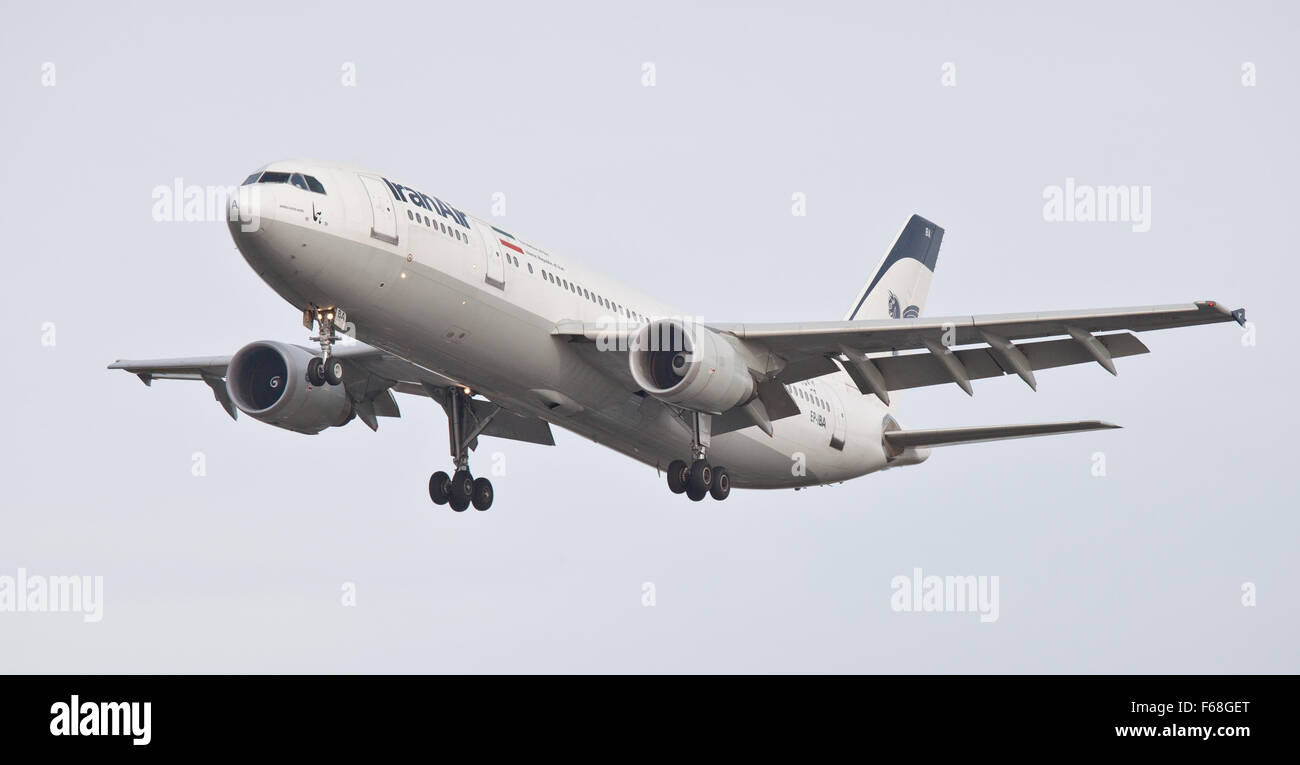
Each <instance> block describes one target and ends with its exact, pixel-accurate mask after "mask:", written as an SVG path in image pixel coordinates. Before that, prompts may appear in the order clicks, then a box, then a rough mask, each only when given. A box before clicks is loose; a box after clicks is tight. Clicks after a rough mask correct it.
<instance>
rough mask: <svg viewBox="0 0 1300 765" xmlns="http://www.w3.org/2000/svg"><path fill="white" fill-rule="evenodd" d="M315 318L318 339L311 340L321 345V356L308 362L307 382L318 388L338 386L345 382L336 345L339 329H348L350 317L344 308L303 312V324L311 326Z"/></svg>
mask: <svg viewBox="0 0 1300 765" xmlns="http://www.w3.org/2000/svg"><path fill="white" fill-rule="evenodd" d="M313 317H314V318H315V321H316V326H317V328H318V329H317V331H316V337H313V338H310V339H311V340H314V341H316V342H318V343H320V356H317V357H315V358H313V359H312V360H311V361H308V362H307V382H309V383H311V384H312V385H314V386H316V387H317V388H319V387H321V386H322V385H326V384H329V385H338V384H339V383H341V382H343V362H342V361H340V360H338V359H337V358H335V357H334V355H333V352H334V344H335V343H336V342H338V339H339V336H338V332H337V331H336V330H337V329H343V328H346V327H347V325H348V315H347V313H346V312H345V311H344V310H343V309H342V308H338V309H335V308H317V309H316V310H315V311H311V310H308V311H304V312H303V323H304V324H306V325H308V328H310V326H311V322H312V319H313Z"/></svg>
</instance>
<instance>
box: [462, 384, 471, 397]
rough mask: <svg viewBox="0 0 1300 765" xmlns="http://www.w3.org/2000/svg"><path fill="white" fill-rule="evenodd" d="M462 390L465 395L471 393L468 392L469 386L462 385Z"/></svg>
mask: <svg viewBox="0 0 1300 765" xmlns="http://www.w3.org/2000/svg"><path fill="white" fill-rule="evenodd" d="M462 390H464V391H465V395H466V396H469V395H472V394H471V393H470V392H469V387H468V386H462Z"/></svg>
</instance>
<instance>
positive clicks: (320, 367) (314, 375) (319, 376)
mask: <svg viewBox="0 0 1300 765" xmlns="http://www.w3.org/2000/svg"><path fill="white" fill-rule="evenodd" d="M307 382H308V383H310V384H312V385H314V386H316V387H317V388H319V387H321V386H322V385H324V384H325V362H324V361H321V358H320V357H319V356H313V357H312V359H311V361H308V362H307Z"/></svg>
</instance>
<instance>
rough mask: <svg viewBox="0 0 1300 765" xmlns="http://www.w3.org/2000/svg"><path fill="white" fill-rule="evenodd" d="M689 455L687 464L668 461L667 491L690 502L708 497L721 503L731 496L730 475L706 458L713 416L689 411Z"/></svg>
mask: <svg viewBox="0 0 1300 765" xmlns="http://www.w3.org/2000/svg"><path fill="white" fill-rule="evenodd" d="M691 415H692V416H691V420H692V427H691V456H692V457H693V459H692V460H691V463H690V464H689V465H688V464H687V463H686V462H685V461H684V460H673V461H672V462H670V463H668V490H669V491H671V492H672V493H673V494H685V495H686V496H687V497H688V498H690V500H691V501H692V502H699V501H700V500H702V499H704V497H705V496H706V495H707V496H711V497H713V498H714V499H716V500H718V501H719V502H721V501H722V500H724V499H726V498H727V497H728V496H730V495H731V476H730V475H729V474H728V473H727V469H726V468H724V467H717V468H715V467H713V466H712V465H711V464H709V460H708V459H707V452H708V449H709V434H710V431H711V429H712V423H713V420H712V415H709V414H704V413H702V412H692V413H691Z"/></svg>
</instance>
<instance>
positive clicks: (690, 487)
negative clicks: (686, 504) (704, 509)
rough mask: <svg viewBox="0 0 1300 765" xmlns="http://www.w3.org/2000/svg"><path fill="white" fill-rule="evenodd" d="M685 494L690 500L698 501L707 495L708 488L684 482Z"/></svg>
mask: <svg viewBox="0 0 1300 765" xmlns="http://www.w3.org/2000/svg"><path fill="white" fill-rule="evenodd" d="M686 496H687V497H689V498H690V500H691V501H692V502H699V501H700V500H702V499H704V498H705V497H707V496H709V489H708V487H707V486H706V487H704V488H700V487H698V486H696V485H695V484H693V483H688V484H686Z"/></svg>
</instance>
